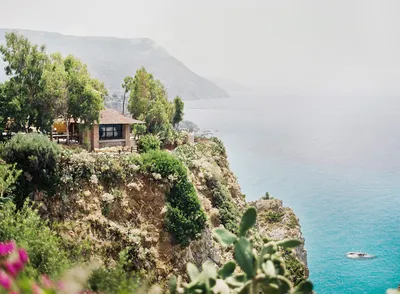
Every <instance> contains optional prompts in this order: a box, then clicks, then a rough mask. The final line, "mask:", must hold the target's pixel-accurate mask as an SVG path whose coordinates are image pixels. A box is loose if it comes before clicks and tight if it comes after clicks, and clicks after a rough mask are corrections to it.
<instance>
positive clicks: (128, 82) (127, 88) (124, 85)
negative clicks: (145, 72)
mask: <svg viewBox="0 0 400 294" xmlns="http://www.w3.org/2000/svg"><path fill="white" fill-rule="evenodd" d="M132 85H133V78H132V77H130V76H127V77H125V79H124V82H123V83H122V89H124V97H123V100H122V114H125V101H126V94H128V92H129V91H130V89H132Z"/></svg>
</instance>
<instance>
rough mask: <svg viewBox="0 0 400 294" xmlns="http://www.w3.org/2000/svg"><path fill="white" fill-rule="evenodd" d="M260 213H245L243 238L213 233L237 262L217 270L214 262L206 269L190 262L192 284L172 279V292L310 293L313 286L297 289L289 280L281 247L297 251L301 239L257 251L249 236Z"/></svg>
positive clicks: (307, 284) (305, 284)
mask: <svg viewBox="0 0 400 294" xmlns="http://www.w3.org/2000/svg"><path fill="white" fill-rule="evenodd" d="M256 219H257V211H256V209H255V208H254V207H250V208H249V209H247V211H246V212H245V213H244V215H243V217H242V220H241V223H240V227H239V235H238V236H237V235H235V234H232V233H231V232H229V231H228V230H226V229H224V228H216V229H214V231H213V236H214V238H215V239H216V240H217V241H218V242H219V243H220V244H221V245H222V246H225V247H230V248H231V249H233V251H234V260H233V261H229V262H227V263H225V264H224V265H223V266H222V267H221V268H220V269H217V268H216V267H215V266H214V264H213V263H212V262H206V263H204V264H203V266H202V270H201V271H199V269H198V268H197V267H196V266H195V265H193V264H191V263H189V264H188V265H187V271H188V275H189V278H190V282H189V283H182V281H181V277H178V278H176V277H174V278H173V279H171V283H170V292H171V293H172V294H175V293H221V294H225V293H226V294H228V293H243V294H256V293H257V294H258V293H266V294H287V293H291V294H310V293H312V290H313V285H312V283H311V282H309V281H305V282H303V283H301V284H299V285H298V286H297V287H296V288H293V286H292V284H291V282H290V281H289V280H288V279H287V277H286V276H285V275H286V269H285V263H284V260H283V258H282V256H281V253H280V252H279V251H278V249H279V248H286V249H287V248H293V247H296V246H299V245H300V244H301V242H300V241H298V240H283V241H279V242H272V241H271V242H265V243H264V245H263V246H262V249H261V250H260V252H257V251H256V250H255V249H254V248H253V246H252V243H251V241H250V240H249V239H248V238H247V237H246V235H247V233H248V231H249V229H251V228H252V227H253V226H254V224H255V223H256Z"/></svg>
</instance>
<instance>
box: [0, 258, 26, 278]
mask: <svg viewBox="0 0 400 294" xmlns="http://www.w3.org/2000/svg"><path fill="white" fill-rule="evenodd" d="M4 267H5V268H6V270H7V271H8V273H9V274H10V275H11V276H12V277H16V276H17V275H18V273H19V272H20V271H21V270H22V269H23V267H24V265H23V264H22V262H21V261H19V260H17V261H14V262H6V263H5V264H4Z"/></svg>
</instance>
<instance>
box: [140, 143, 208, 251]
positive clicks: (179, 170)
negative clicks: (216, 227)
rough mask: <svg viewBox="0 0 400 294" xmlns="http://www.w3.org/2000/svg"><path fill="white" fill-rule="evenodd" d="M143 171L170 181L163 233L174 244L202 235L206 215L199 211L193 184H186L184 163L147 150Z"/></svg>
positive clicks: (164, 154)
mask: <svg viewBox="0 0 400 294" xmlns="http://www.w3.org/2000/svg"><path fill="white" fill-rule="evenodd" d="M142 160H143V165H142V170H143V171H145V172H147V173H157V174H160V175H161V177H162V178H164V179H165V178H171V177H172V178H173V179H175V180H173V181H172V183H171V189H170V191H169V193H168V194H167V208H168V210H167V214H166V221H165V225H166V230H167V231H168V232H169V233H171V235H172V237H173V241H174V242H175V243H179V244H181V245H183V246H185V245H188V243H189V242H190V240H193V239H195V238H197V237H198V236H199V234H201V233H202V231H203V230H204V227H205V222H206V215H205V213H204V211H203V209H202V208H201V204H200V201H199V199H198V197H197V194H196V190H195V188H194V186H193V184H192V183H191V182H190V181H189V179H188V176H187V171H186V168H185V166H184V165H183V163H182V162H181V161H180V160H179V159H177V158H175V157H174V156H172V155H171V154H169V153H167V152H165V151H150V152H148V153H145V154H143V155H142Z"/></svg>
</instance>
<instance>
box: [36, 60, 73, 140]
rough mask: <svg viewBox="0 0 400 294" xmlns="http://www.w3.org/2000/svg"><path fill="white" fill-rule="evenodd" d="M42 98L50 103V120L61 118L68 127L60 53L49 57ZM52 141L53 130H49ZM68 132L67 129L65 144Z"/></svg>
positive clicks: (65, 78)
mask: <svg viewBox="0 0 400 294" xmlns="http://www.w3.org/2000/svg"><path fill="white" fill-rule="evenodd" d="M42 80H43V84H44V93H45V94H44V96H45V97H47V99H48V100H49V101H50V102H51V103H52V111H51V112H52V119H53V121H54V119H55V118H58V117H63V118H64V120H65V121H66V124H67V126H68V74H67V72H66V71H65V66H64V59H63V58H62V56H61V54H60V53H55V54H52V55H51V56H50V62H49V63H48V65H47V66H46V68H45V70H44V72H43V76H42ZM50 136H51V139H53V128H52V127H51V130H50ZM68 141H69V132H68V128H67V142H68Z"/></svg>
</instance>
